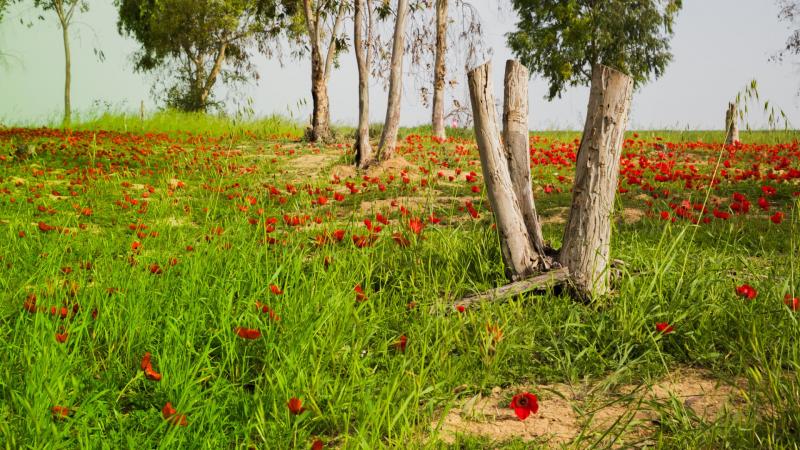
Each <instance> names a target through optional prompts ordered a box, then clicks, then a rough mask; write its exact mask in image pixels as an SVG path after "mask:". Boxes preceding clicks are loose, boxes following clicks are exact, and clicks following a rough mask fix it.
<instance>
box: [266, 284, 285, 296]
mask: <svg viewBox="0 0 800 450" xmlns="http://www.w3.org/2000/svg"><path fill="white" fill-rule="evenodd" d="M269 290H270V291H272V293H273V294H275V295H281V294H283V291H282V290H281V288H279V287H278V286H276V285H274V284H270V285H269Z"/></svg>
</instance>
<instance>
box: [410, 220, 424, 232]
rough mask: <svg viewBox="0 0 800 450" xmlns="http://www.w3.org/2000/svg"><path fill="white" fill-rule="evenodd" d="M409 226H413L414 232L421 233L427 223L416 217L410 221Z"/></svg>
mask: <svg viewBox="0 0 800 450" xmlns="http://www.w3.org/2000/svg"><path fill="white" fill-rule="evenodd" d="M408 227H409V228H411V231H413V232H414V234H420V233H422V229H423V228H425V223H424V222H422V220H421V219H419V218H417V217H415V218H413V219H411V220H409V221H408Z"/></svg>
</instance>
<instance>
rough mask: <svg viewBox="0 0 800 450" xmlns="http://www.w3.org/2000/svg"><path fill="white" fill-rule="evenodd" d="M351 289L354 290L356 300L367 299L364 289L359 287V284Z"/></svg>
mask: <svg viewBox="0 0 800 450" xmlns="http://www.w3.org/2000/svg"><path fill="white" fill-rule="evenodd" d="M353 290H354V291H356V301H358V302H363V301H366V300H367V294H365V293H364V289H362V288H361V285H360V284H357V285H356V287H355V288H353Z"/></svg>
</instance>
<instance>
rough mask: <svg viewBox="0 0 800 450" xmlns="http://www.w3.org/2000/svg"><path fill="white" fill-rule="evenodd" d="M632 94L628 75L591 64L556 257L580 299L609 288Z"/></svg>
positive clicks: (600, 293)
mask: <svg viewBox="0 0 800 450" xmlns="http://www.w3.org/2000/svg"><path fill="white" fill-rule="evenodd" d="M632 95H633V80H632V79H631V77H629V76H627V75H625V74H623V73H621V72H618V71H616V70H614V69H611V68H609V67H605V66H602V65H595V66H594V68H593V69H592V83H591V90H590V94H589V106H588V108H587V113H586V126H585V127H584V131H583V138H582V140H581V145H580V148H579V150H578V159H577V163H576V170H575V184H574V187H573V197H572V208H571V210H570V213H569V218H568V219H567V225H566V230H565V232H564V244H563V246H562V248H561V253H560V256H559V260H560V263H561V264H562V265H563V266H566V267H568V268H569V271H570V274H571V275H572V281H573V285H574V287H575V289H576V291H577V294H578V295H579V296H580V297H582V298H584V299H589V298H593V297H597V296H602V295H604V294H606V293H607V292H608V290H609V250H610V240H611V215H612V212H613V208H614V198H615V195H616V192H617V180H618V178H619V160H620V153H621V151H622V143H623V140H624V133H625V128H626V127H627V125H628V112H629V110H630V104H631V96H632Z"/></svg>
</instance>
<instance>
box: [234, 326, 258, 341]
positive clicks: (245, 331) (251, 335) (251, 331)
mask: <svg viewBox="0 0 800 450" xmlns="http://www.w3.org/2000/svg"><path fill="white" fill-rule="evenodd" d="M236 334H238V335H239V337H240V338H242V339H258V338H260V337H261V331H259V330H257V329H255V328H244V327H236Z"/></svg>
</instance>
